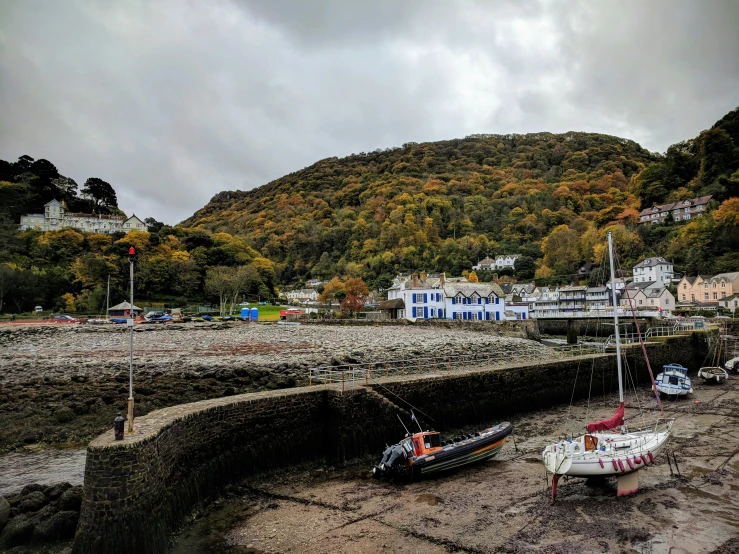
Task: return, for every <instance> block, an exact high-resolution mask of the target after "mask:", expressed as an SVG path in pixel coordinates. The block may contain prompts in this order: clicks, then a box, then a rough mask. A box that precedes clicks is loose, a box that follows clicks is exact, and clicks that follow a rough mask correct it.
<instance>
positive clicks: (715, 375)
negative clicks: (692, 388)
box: [698, 366, 729, 383]
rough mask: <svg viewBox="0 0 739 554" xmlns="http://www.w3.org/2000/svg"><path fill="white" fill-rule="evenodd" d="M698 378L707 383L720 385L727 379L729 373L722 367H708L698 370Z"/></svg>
mask: <svg viewBox="0 0 739 554" xmlns="http://www.w3.org/2000/svg"><path fill="white" fill-rule="evenodd" d="M698 377H702V378H703V380H704V381H708V382H709V383H713V382H716V383H720V382H721V381H726V380H727V379H728V378H729V372H728V371H726V370H725V369H724V368H723V367H713V366H708V367H702V368H700V369H699V370H698Z"/></svg>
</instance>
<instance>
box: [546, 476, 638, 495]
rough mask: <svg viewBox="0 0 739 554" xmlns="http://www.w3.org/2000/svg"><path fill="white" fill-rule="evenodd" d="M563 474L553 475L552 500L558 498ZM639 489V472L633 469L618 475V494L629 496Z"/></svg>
mask: <svg viewBox="0 0 739 554" xmlns="http://www.w3.org/2000/svg"><path fill="white" fill-rule="evenodd" d="M560 477H561V475H557V474H555V475H553V476H552V501H554V500H556V499H557V483H558V482H559V478H560ZM638 490H639V472H637V471H633V472H631V473H627V474H626V475H619V476H618V477H616V496H627V495H629V494H634V493H635V492H637V491H638Z"/></svg>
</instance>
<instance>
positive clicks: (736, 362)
mask: <svg viewBox="0 0 739 554" xmlns="http://www.w3.org/2000/svg"><path fill="white" fill-rule="evenodd" d="M724 367H725V368H726V369H728V370H729V371H734V372H735V373H739V356H737V357H736V358H732V359H730V360H729V361H728V362H726V363H725V364H724Z"/></svg>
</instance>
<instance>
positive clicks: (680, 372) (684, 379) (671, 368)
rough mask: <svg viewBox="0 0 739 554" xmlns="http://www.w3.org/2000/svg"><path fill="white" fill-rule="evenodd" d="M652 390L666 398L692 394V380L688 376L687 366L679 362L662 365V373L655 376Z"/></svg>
mask: <svg viewBox="0 0 739 554" xmlns="http://www.w3.org/2000/svg"><path fill="white" fill-rule="evenodd" d="M652 390H654V391H656V392H657V393H659V394H661V395H663V396H667V397H668V398H669V397H673V398H676V397H678V396H687V395H689V394H693V382H692V381H691V380H690V377H688V368H687V367H683V366H681V365H680V364H667V365H665V366H662V373H658V374H657V377H655V379H654V385H653V386H652Z"/></svg>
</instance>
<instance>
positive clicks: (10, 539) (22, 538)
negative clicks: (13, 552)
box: [0, 516, 33, 550]
mask: <svg viewBox="0 0 739 554" xmlns="http://www.w3.org/2000/svg"><path fill="white" fill-rule="evenodd" d="M32 536H33V523H32V522H30V521H29V520H28V519H27V518H26V517H25V516H18V517H15V518H13V519H11V520H10V521H9V522H8V524H7V525H6V526H5V529H3V532H2V533H0V550H4V549H6V548H13V547H14V546H19V545H21V544H24V543H26V542H28V541H29V540H30V539H31V537H32Z"/></svg>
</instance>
